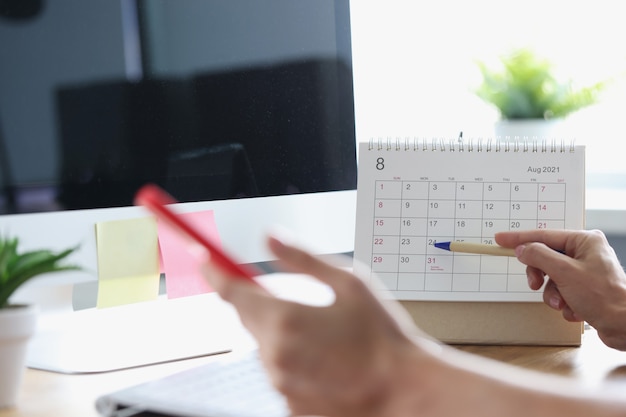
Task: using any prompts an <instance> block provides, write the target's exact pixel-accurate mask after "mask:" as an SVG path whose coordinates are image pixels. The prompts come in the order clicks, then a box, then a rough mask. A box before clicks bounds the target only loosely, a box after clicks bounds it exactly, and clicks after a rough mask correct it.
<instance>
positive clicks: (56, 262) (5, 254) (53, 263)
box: [0, 238, 82, 308]
mask: <svg viewBox="0 0 626 417" xmlns="http://www.w3.org/2000/svg"><path fill="white" fill-rule="evenodd" d="M17 247H18V239H17V238H11V239H3V238H0V308H4V307H6V306H7V305H8V302H9V298H10V297H11V295H12V294H13V293H14V292H15V291H16V290H17V289H18V288H19V287H20V286H21V285H23V284H24V283H26V282H27V281H28V280H30V279H31V278H33V277H36V276H38V275H42V274H46V273H51V272H59V271H70V270H81V269H82V268H81V267H79V266H78V265H71V264H64V263H63V262H62V261H63V260H64V259H65V258H67V256H69V255H70V254H71V253H73V252H74V251H76V249H78V247H73V248H69V249H66V250H64V251H61V252H58V253H57V252H52V251H50V250H45V249H44V250H36V251H30V252H24V253H18V250H17Z"/></svg>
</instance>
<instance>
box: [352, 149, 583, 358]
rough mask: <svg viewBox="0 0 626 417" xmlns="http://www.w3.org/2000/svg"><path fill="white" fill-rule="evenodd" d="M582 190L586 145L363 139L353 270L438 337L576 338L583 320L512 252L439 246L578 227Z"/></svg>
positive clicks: (565, 341) (543, 341)
mask: <svg viewBox="0 0 626 417" xmlns="http://www.w3.org/2000/svg"><path fill="white" fill-rule="evenodd" d="M584 190H585V149H584V146H574V144H573V143H571V144H567V143H565V142H554V141H551V142H547V141H536V140H532V141H522V142H517V141H516V142H513V143H509V142H495V144H493V146H492V144H491V142H487V143H484V142H482V141H480V140H478V141H469V142H456V141H450V142H444V141H436V140H433V141H428V140H420V139H396V140H382V139H381V140H378V141H376V140H371V141H369V142H367V143H361V144H359V173H358V186H357V221H356V235H355V250H354V258H355V260H356V261H357V262H356V263H355V270H356V269H358V268H361V267H363V268H364V270H363V271H359V272H363V273H365V274H371V276H372V278H375V281H373V283H374V284H375V285H380V286H381V289H382V290H383V291H385V292H386V293H388V295H389V296H391V297H393V298H395V299H397V300H401V301H400V302H401V304H402V305H403V306H404V307H405V308H406V309H407V310H408V312H409V313H410V314H411V315H412V317H413V319H414V320H415V322H416V323H417V324H418V325H419V327H420V328H421V329H422V330H423V331H425V332H426V333H428V334H430V335H431V336H433V337H435V338H437V339H439V340H441V341H442V342H445V343H450V344H462V343H469V344H515V345H559V346H577V345H580V344H581V340H582V330H583V327H582V324H581V323H570V322H567V321H566V320H564V319H563V317H562V316H561V313H560V312H558V311H555V310H552V309H550V308H549V307H548V306H546V305H545V304H544V303H543V300H542V295H541V291H533V290H531V289H530V288H529V287H528V281H527V278H526V267H525V265H523V264H522V263H521V262H519V261H518V260H517V259H516V258H515V257H514V256H508V255H506V256H490V255H477V254H467V253H450V252H447V251H443V250H442V248H441V247H439V246H437V243H443V242H466V243H479V244H486V245H494V244H495V243H496V242H495V235H496V233H497V232H499V231H506V230H513V231H516V230H517V231H520V230H530V229H561V230H563V229H574V230H578V229H583V228H584V220H585V219H584V216H585V208H584V203H585V200H584ZM555 249H557V250H558V249H559V248H555Z"/></svg>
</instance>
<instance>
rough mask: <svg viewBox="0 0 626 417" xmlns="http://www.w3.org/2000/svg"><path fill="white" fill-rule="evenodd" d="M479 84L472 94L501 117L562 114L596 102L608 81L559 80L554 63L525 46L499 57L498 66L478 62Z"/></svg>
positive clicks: (529, 117)
mask: <svg viewBox="0 0 626 417" xmlns="http://www.w3.org/2000/svg"><path fill="white" fill-rule="evenodd" d="M477 65H478V69H479V70H480V73H481V75H482V83H481V84H480V86H479V87H478V88H477V89H476V91H475V93H476V94H477V95H478V96H479V97H480V98H482V99H483V100H484V101H486V102H488V103H490V104H492V105H494V106H495V107H496V108H497V109H498V111H499V112H500V116H501V118H503V119H534V118H555V117H565V116H567V115H569V114H571V113H573V112H575V111H578V110H580V109H581V108H583V107H586V106H589V105H591V104H594V103H595V102H597V100H598V98H599V94H600V93H601V92H602V91H603V90H604V89H605V87H606V85H607V84H608V82H606V81H601V82H598V83H596V84H594V85H592V86H587V87H582V88H577V89H576V88H574V86H573V83H572V81H571V80H558V79H557V78H556V77H555V74H554V73H555V68H554V65H553V64H552V63H551V62H550V61H549V60H548V59H546V58H543V57H540V56H538V55H536V54H535V53H534V52H533V51H531V50H530V49H528V48H521V49H517V50H514V51H512V52H511V53H509V54H506V55H503V56H501V57H500V59H499V62H498V65H495V66H494V65H492V66H488V65H487V64H486V63H484V62H477Z"/></svg>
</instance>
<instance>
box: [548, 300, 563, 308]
mask: <svg viewBox="0 0 626 417" xmlns="http://www.w3.org/2000/svg"><path fill="white" fill-rule="evenodd" d="M549 303H550V307H552V308H553V309H555V310H560V309H561V299H560V298H559V297H552V298H550V300H549Z"/></svg>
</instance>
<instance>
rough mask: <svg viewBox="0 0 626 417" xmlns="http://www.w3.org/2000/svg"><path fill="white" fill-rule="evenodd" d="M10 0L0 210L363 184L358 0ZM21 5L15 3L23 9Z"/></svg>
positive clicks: (1, 107)
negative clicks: (142, 189) (142, 193)
mask: <svg viewBox="0 0 626 417" xmlns="http://www.w3.org/2000/svg"><path fill="white" fill-rule="evenodd" d="M26 3H28V4H30V6H29V7H31V9H30V11H29V12H28V13H23V11H24V7H25V6H24V4H25V2H24V1H22V0H15V1H8V0H5V1H3V2H2V3H1V5H0V164H1V169H0V186H1V187H2V188H1V193H0V214H6V213H25V212H42V211H53V210H63V209H87V208H104V207H120V206H126V205H131V204H132V199H133V195H134V193H135V191H136V190H137V188H138V187H139V186H141V185H142V184H144V183H146V182H154V183H157V184H160V185H162V186H163V187H164V188H166V189H167V190H168V191H169V192H170V193H171V194H172V195H174V196H175V197H176V198H178V199H179V200H181V201H205V200H222V199H231V198H246V197H257V196H275V195H284V194H297V193H315V192H323V191H337V190H349V189H354V188H355V187H356V150H355V131H354V100H353V87H352V63H351V49H350V13H349V0H335V1H333V0H305V1H298V2H294V1H293V0H268V1H258V0H237V1H233V0H185V1H180V0H143V1H142V0H121V1H111V0H97V1H89V2H84V1H83V0H54V1H50V0H39V1H36V0H29V1H27V2H26ZM20 10H21V12H20Z"/></svg>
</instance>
